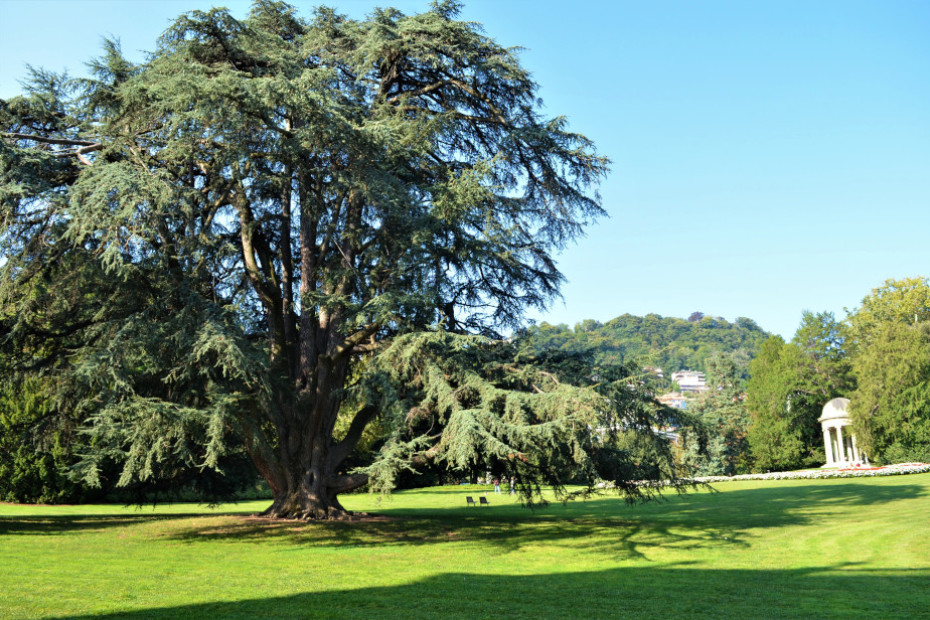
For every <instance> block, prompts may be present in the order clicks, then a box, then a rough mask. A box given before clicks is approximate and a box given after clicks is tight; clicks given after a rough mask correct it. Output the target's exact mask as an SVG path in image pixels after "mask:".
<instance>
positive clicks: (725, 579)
mask: <svg viewBox="0 0 930 620" xmlns="http://www.w3.org/2000/svg"><path fill="white" fill-rule="evenodd" d="M928 577H930V572H928V571H880V572H876V571H865V570H859V569H856V568H855V567H854V566H831V567H822V568H812V569H803V570H760V571H755V570H701V569H693V568H689V567H688V566H662V567H637V568H617V569H611V570H604V571H592V572H573V573H569V572H553V573H551V574H545V575H517V576H495V575H475V574H468V573H446V574H440V575H434V576H430V577H428V578H425V579H422V580H419V581H415V582H413V583H409V584H404V585H398V586H386V587H366V588H358V589H353V588H351V587H346V588H344V589H339V590H335V591H327V592H314V593H302V594H296V595H292V596H282V597H268V598H258V599H249V600H240V601H229V602H208V603H199V604H190V605H181V606H172V607H163V608H156V609H140V610H126V611H123V612H117V613H110V614H107V615H100V614H95V615H93V616H69V617H73V618H90V617H94V618H129V619H132V618H151V619H153V620H162V619H164V620H168V619H171V620H175V619H179V618H353V619H362V620H364V619H369V618H371V619H375V618H377V619H382V618H404V619H407V618H411V617H414V618H420V619H431V618H437V619H439V618H442V619H447V618H469V619H474V618H533V619H536V618H578V617H583V618H662V617H683V618H715V619H716V618H805V619H807V618H884V619H896V618H902V619H903V618H907V619H914V618H921V617H923V618H927V617H928V609H930V588H927V587H926V584H927V579H928Z"/></svg>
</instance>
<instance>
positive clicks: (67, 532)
mask: <svg viewBox="0 0 930 620" xmlns="http://www.w3.org/2000/svg"><path fill="white" fill-rule="evenodd" d="M484 489H485V487H481V488H480V489H479V488H478V487H443V488H435V489H424V490H419V491H405V492H400V493H396V494H394V495H393V496H392V497H390V498H387V499H385V500H382V501H380V502H379V501H378V499H377V498H376V497H372V496H369V495H355V496H349V497H346V498H345V504H346V505H347V506H348V507H350V508H352V509H356V510H363V511H367V512H369V513H372V515H373V516H372V518H371V519H369V520H366V521H363V522H356V523H323V524H319V523H313V524H305V523H293V522H286V523H273V522H268V521H266V520H262V519H256V518H253V517H250V516H249V513H255V512H257V511H259V510H261V509H262V508H264V506H265V505H264V503H261V502H258V503H249V504H240V505H228V506H222V507H219V508H218V509H215V510H210V509H207V508H205V507H202V506H196V505H170V506H159V507H157V508H156V509H154V510H153V509H152V508H151V507H148V508H143V509H137V508H133V507H129V508H126V507H119V506H62V507H45V506H15V505H0V617H3V618H7V617H13V618H20V617H72V618H73V617H100V616H103V617H124V618H158V619H161V618H164V619H168V618H171V619H174V618H217V617H241V618H394V617H396V618H404V619H409V618H610V617H615V618H624V617H632V618H661V617H675V616H677V617H682V618H728V617H733V618H921V617H925V618H930V474H921V475H911V476H894V477H887V478H872V479H866V478H858V479H844V480H807V481H801V480H796V481H767V482H730V483H725V484H720V485H717V490H718V491H719V492H708V491H700V492H693V493H688V494H686V495H683V496H676V495H672V496H670V497H668V501H665V502H659V503H650V504H645V505H637V506H627V505H626V504H624V503H623V502H622V501H620V500H618V499H616V498H601V499H595V500H589V501H587V502H575V503H570V504H568V505H567V506H563V505H561V504H556V505H553V506H551V507H549V508H547V509H546V510H542V511H536V512H531V511H529V510H526V509H523V508H521V507H520V506H519V505H518V504H516V503H514V502H513V501H512V500H511V498H509V497H508V496H506V495H504V496H495V495H494V494H493V493H490V492H489V493H488V497H489V499H490V501H491V506H490V507H482V508H468V507H466V506H465V499H464V498H465V495H466V494H471V495H477V494H479V493H482V494H483V492H484Z"/></svg>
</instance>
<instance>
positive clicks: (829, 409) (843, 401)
mask: <svg viewBox="0 0 930 620" xmlns="http://www.w3.org/2000/svg"><path fill="white" fill-rule="evenodd" d="M847 407H849V399H848V398H834V399H833V400H831V401H830V402H828V403H827V404H826V405H824V406H823V415H821V416H820V418H819V419H818V420H817V421H818V422H823V421H825V420H836V419H840V418H848V417H849V413H847V412H846V408H847Z"/></svg>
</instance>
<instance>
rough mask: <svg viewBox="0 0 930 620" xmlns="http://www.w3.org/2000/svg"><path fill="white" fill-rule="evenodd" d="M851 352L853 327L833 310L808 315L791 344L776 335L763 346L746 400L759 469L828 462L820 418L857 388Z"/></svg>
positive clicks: (808, 313) (755, 363) (803, 319)
mask: <svg viewBox="0 0 930 620" xmlns="http://www.w3.org/2000/svg"><path fill="white" fill-rule="evenodd" d="M847 348H848V345H847V329H846V327H845V325H843V324H842V323H840V322H839V321H837V320H836V318H835V317H834V316H833V313H830V312H823V313H813V312H808V311H805V312H804V314H803V315H802V318H801V324H800V326H799V327H798V330H797V332H795V335H794V338H792V340H791V342H788V343H786V342H785V341H784V340H782V339H781V338H780V337H778V336H773V337H771V338H769V339H768V340H767V341H766V342H765V343H763V345H762V348H761V349H760V351H759V355H758V356H757V357H756V358H755V359H754V360H753V361H752V364H751V365H750V368H749V371H750V375H751V378H750V380H749V383H748V387H747V397H746V405H747V407H748V409H749V411H750V413H751V414H752V420H753V421H752V424H751V426H750V428H749V443H750V445H751V446H752V453H753V457H754V459H755V467H756V469H760V470H775V471H784V470H789V469H796V468H798V467H803V466H811V465H819V464H822V463H823V462H824V455H823V433H822V430H821V427H820V424H819V423H818V422H817V419H818V418H819V417H820V414H821V412H822V410H823V406H824V405H825V404H826V403H827V402H828V401H830V400H831V399H833V398H836V397H837V396H843V397H848V396H850V393H851V392H852V390H853V388H854V381H853V376H852V369H851V367H850V362H849V357H848V353H847Z"/></svg>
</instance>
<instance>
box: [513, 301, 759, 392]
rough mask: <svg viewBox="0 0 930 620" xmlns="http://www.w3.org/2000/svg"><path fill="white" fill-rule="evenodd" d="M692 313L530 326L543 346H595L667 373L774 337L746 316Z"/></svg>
mask: <svg viewBox="0 0 930 620" xmlns="http://www.w3.org/2000/svg"><path fill="white" fill-rule="evenodd" d="M697 314H700V313H695V314H693V315H692V318H694V320H690V319H689V320H684V319H676V318H671V317H661V316H659V315H656V314H648V315H646V316H644V317H638V316H632V315H629V314H624V315H622V316H619V317H617V318H615V319H612V320H610V321H608V322H607V323H604V324H601V323H598V322H597V321H592V320H587V321H584V322H582V323H579V324H578V325H576V326H575V328H574V329H571V328H569V327H568V326H566V325H549V324H548V323H541V324H539V325H536V326H533V327H531V328H529V329H527V335H528V337H529V338H530V339H531V340H532V342H533V343H534V346H536V347H537V348H538V350H544V349H558V350H561V351H564V352H579V351H588V350H593V351H595V354H596V359H597V360H598V361H600V362H603V363H635V364H638V365H641V366H646V365H648V366H657V367H659V368H662V370H663V372H664V374H665V376H666V377H668V376H669V375H671V373H672V372H674V371H676V370H685V369H688V370H701V371H704V370H706V368H707V360H708V359H709V358H710V357H711V356H712V355H713V354H714V353H717V352H721V353H731V352H734V351H738V350H743V351H747V352H749V353H750V355H752V354H754V352H755V350H756V349H757V348H758V346H759V345H760V344H761V343H762V341H763V340H765V338H766V337H767V336H768V334H767V333H766V332H764V331H763V330H762V329H761V328H760V327H759V326H758V325H756V323H755V322H754V321H752V320H750V319H747V318H744V317H740V318H738V319H736V321H734V322H733V323H729V322H727V321H726V320H724V319H722V318H719V317H718V318H712V317H707V316H704V315H701V316H700V317H697V316H696V315H697ZM656 387H657V388H658V389H670V387H671V386H670V383H669V382H668V381H666V382H665V383H656Z"/></svg>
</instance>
